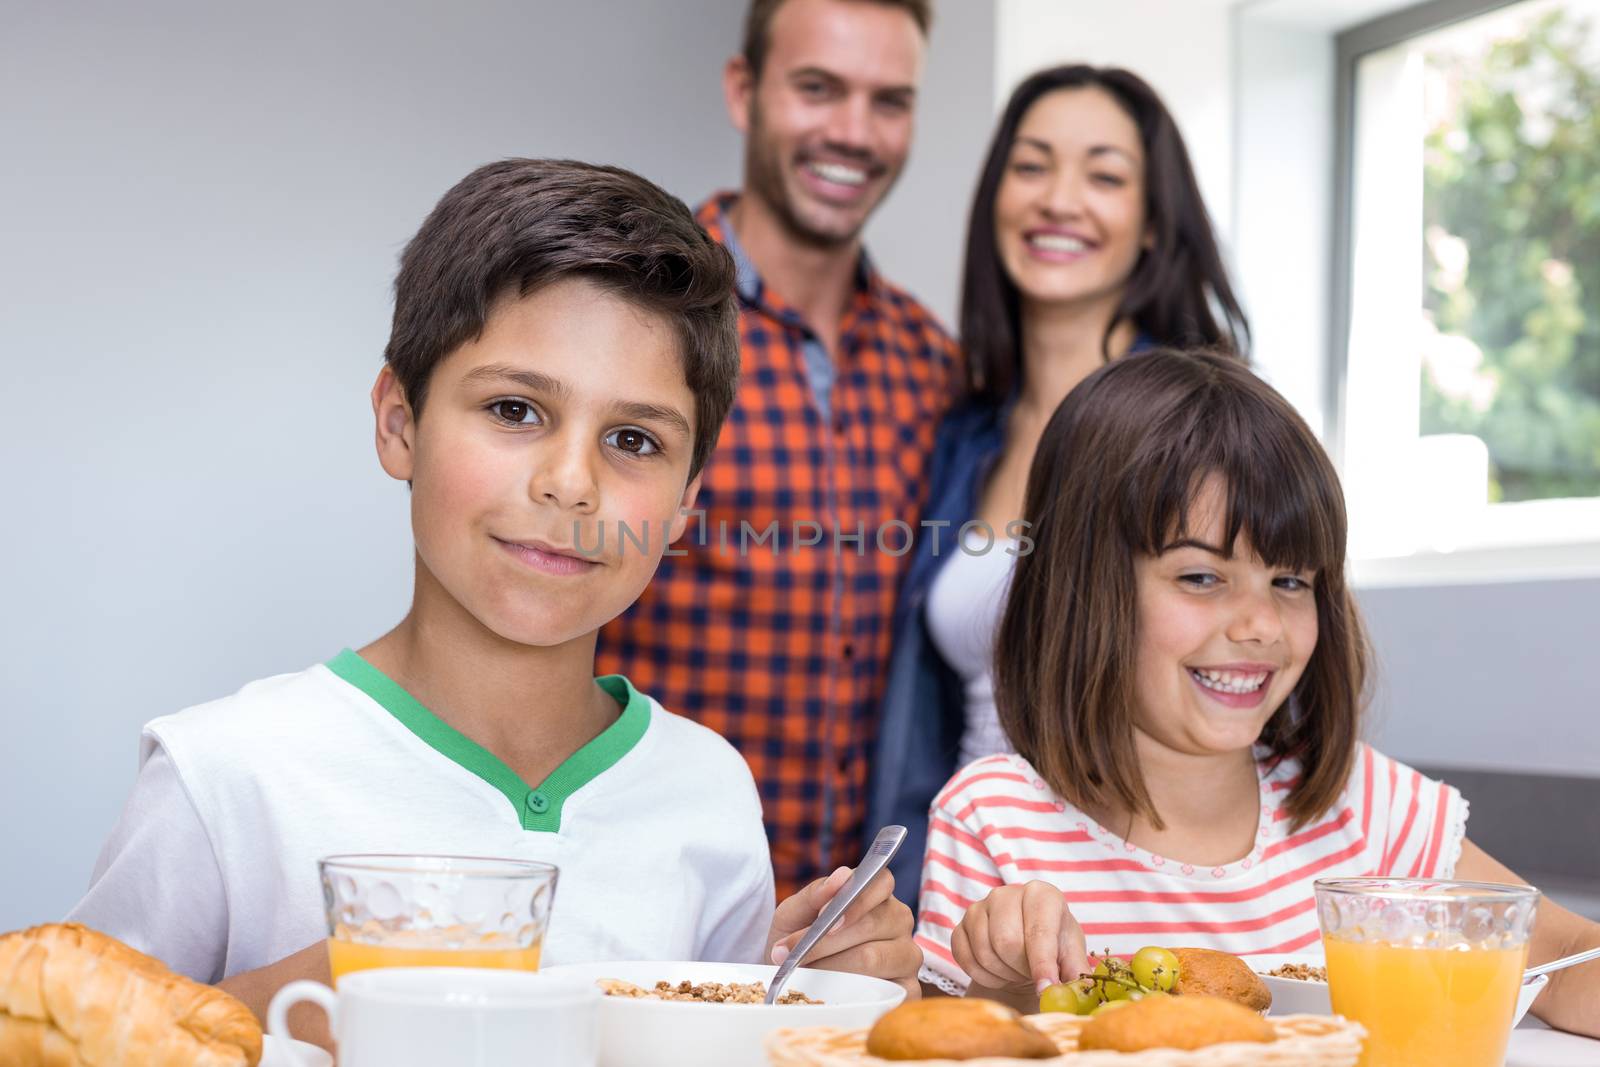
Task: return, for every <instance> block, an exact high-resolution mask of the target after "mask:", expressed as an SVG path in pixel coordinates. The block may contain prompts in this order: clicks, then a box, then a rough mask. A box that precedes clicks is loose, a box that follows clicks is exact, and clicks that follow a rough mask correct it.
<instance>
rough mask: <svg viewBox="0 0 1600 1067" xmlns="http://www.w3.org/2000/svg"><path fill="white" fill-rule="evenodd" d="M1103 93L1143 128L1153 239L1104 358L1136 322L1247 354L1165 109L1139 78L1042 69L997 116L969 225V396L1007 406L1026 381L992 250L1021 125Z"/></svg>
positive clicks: (964, 294) (1017, 315)
mask: <svg viewBox="0 0 1600 1067" xmlns="http://www.w3.org/2000/svg"><path fill="white" fill-rule="evenodd" d="M1086 88H1096V89H1101V90H1103V91H1105V92H1107V93H1109V94H1111V97H1112V98H1113V99H1114V100H1116V101H1117V103H1118V104H1119V105H1120V106H1121V107H1122V109H1123V110H1124V111H1126V112H1127V113H1128V115H1129V117H1131V118H1132V119H1133V121H1134V122H1135V123H1136V124H1137V125H1138V127H1139V138H1140V141H1141V142H1142V144H1143V146H1144V188H1145V204H1144V208H1145V224H1146V226H1147V227H1148V228H1149V233H1150V237H1151V244H1150V247H1149V248H1147V249H1144V250H1143V251H1142V252H1141V254H1140V256H1139V260H1138V262H1137V263H1136V264H1135V265H1134V268H1133V274H1132V275H1131V276H1130V277H1129V278H1128V284H1127V288H1126V290H1125V291H1124V293H1123V296H1122V302H1121V304H1120V306H1118V308H1117V311H1116V314H1115V315H1113V316H1112V319H1111V322H1110V323H1109V324H1108V325H1107V327H1106V333H1105V336H1104V337H1103V338H1102V339H1101V350H1102V352H1103V354H1104V355H1105V357H1106V359H1108V360H1109V359H1110V358H1112V356H1113V355H1116V354H1117V353H1113V352H1111V351H1109V345H1110V342H1111V333H1112V330H1113V329H1114V328H1115V327H1116V326H1117V325H1118V324H1120V323H1122V322H1125V321H1126V322H1132V323H1133V324H1134V326H1136V327H1137V328H1138V329H1139V330H1140V331H1141V332H1142V333H1144V334H1146V335H1148V336H1149V337H1150V339H1151V340H1152V341H1153V342H1154V343H1156V344H1158V345H1176V346H1179V347H1184V348H1194V347H1204V348H1209V349H1212V350H1214V351H1222V352H1230V353H1233V354H1235V355H1238V356H1240V357H1241V358H1243V357H1245V356H1247V355H1248V349H1249V337H1250V327H1249V323H1248V322H1247V321H1246V319H1245V314H1244V310H1243V309H1242V308H1241V307H1240V306H1239V301H1238V299H1237V298H1236V297H1235V296H1234V293H1233V287H1232V286H1231V285H1230V284H1229V282H1228V274H1227V270H1226V269H1225V268H1224V267H1223V264H1222V254H1221V253H1220V252H1219V251H1218V249H1217V238H1216V235H1215V233H1213V231H1212V228H1211V218H1210V216H1209V215H1208V214H1207V213H1206V206H1205V202H1204V201H1203V200H1202V199H1201V198H1200V186H1199V184H1198V183H1197V182H1196V181H1195V177H1194V167H1193V166H1192V165H1191V164H1190V162H1189V152H1188V149H1186V148H1185V147H1184V144H1183V136H1182V135H1181V134H1180V133H1179V132H1178V126H1177V123H1175V122H1174V121H1173V119H1172V115H1171V113H1170V112H1168V111H1167V108H1166V105H1165V104H1163V103H1162V102H1161V98H1160V97H1159V96H1157V95H1156V92H1155V90H1154V89H1152V88H1150V86H1149V85H1147V84H1146V83H1145V81H1144V79H1142V78H1140V77H1139V76H1138V75H1136V74H1132V73H1130V72H1128V71H1126V70H1118V69H1116V68H1114V67H1091V66H1087V65H1084V64H1076V65H1073V66H1066V67H1052V68H1050V69H1049V70H1042V71H1040V72H1039V73H1037V74H1035V75H1033V76H1032V77H1030V78H1028V79H1027V80H1026V81H1024V82H1023V83H1022V84H1021V85H1019V86H1017V89H1016V91H1015V92H1013V93H1012V94H1011V100H1010V102H1009V103H1007V104H1006V109H1005V112H1004V114H1002V115H1001V116H1000V125H999V127H998V128H997V129H996V130H995V133H994V140H993V141H991V142H990V144H989V154H988V156H987V158H985V160H984V162H983V171H982V173H981V175H980V176H979V178H978V189H977V192H976V193H975V194H974V195H973V197H972V215H971V218H970V219H969V220H968V223H967V254H966V266H965V273H964V276H963V279H962V284H961V341H962V344H963V345H964V346H965V348H966V352H967V381H968V386H969V388H970V389H971V391H972V392H973V393H975V394H977V395H979V396H982V397H984V398H985V399H988V400H991V401H993V402H995V403H1000V402H1002V401H1004V400H1005V399H1006V398H1007V397H1008V396H1010V395H1011V392H1012V391H1013V390H1014V389H1015V388H1016V387H1017V385H1018V384H1019V379H1020V376H1021V373H1022V352H1021V342H1020V338H1021V323H1020V320H1021V306H1020V304H1021V302H1020V300H1019V297H1018V294H1017V287H1016V286H1015V285H1014V284H1013V283H1012V281H1011V279H1010V277H1009V276H1008V275H1007V274H1006V269H1005V265H1004V264H1003V263H1001V261H1000V253H999V250H998V248H997V247H996V245H995V225H994V208H995V198H996V196H997V195H998V193H999V190H1000V182H1001V180H1002V178H1004V176H1005V169H1006V163H1007V160H1008V159H1009V157H1010V155H1011V146H1012V142H1013V141H1015V139H1016V136H1017V127H1018V126H1020V125H1021V123H1022V119H1023V116H1024V115H1026V114H1027V113H1028V109H1029V108H1030V107H1032V106H1033V104H1034V102H1035V101H1036V100H1038V99H1039V98H1040V97H1041V96H1044V95H1045V94H1046V93H1051V92H1055V91H1057V90H1059V89H1086Z"/></svg>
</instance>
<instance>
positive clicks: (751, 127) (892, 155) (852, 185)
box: [728, 0, 923, 247]
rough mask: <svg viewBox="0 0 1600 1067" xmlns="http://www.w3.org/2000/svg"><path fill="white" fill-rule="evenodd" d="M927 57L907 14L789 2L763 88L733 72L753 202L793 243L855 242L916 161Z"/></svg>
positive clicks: (828, 0)
mask: <svg viewBox="0 0 1600 1067" xmlns="http://www.w3.org/2000/svg"><path fill="white" fill-rule="evenodd" d="M922 53H923V40H922V33H921V31H920V30H919V29H918V27H917V24H916V21H915V20H914V19H913V18H912V17H911V15H910V14H909V13H908V12H906V11H905V10H903V9H901V8H896V7H890V6H887V5H884V4H878V3H872V2H871V0H787V2H786V3H784V4H783V6H782V7H780V8H778V11H777V14H776V15H774V16H773V20H772V24H771V26H770V28H769V40H768V49H767V54H766V60H765V63H764V65H763V67H762V70H761V75H760V78H759V80H755V81H752V79H751V78H750V72H749V69H748V68H747V67H746V66H745V64H744V62H743V60H742V59H735V60H734V61H733V62H732V63H731V64H730V66H729V71H728V78H729V81H730V85H729V99H730V106H731V107H732V108H733V109H734V120H735V123H736V124H737V125H738V126H739V128H740V129H741V130H742V131H743V132H744V133H745V135H746V142H745V192H746V195H751V196H755V197H758V198H760V199H761V200H762V201H763V202H764V203H765V204H766V206H768V207H769V208H770V209H771V210H772V211H773V213H774V214H776V215H777V217H778V218H779V220H780V221H781V222H782V224H783V225H784V226H785V228H787V229H788V230H789V231H790V233H791V235H792V236H794V237H795V238H796V239H797V240H800V241H803V242H805V243H807V244H812V245H817V246H823V247H827V246H832V245H838V244H844V243H847V242H850V241H852V240H854V239H855V238H856V236H857V235H858V234H859V233H860V232H861V228H862V227H863V226H864V225H866V221H867V217H868V216H869V215H871V214H872V212H873V209H874V208H876V207H877V206H878V203H879V202H880V201H881V200H882V199H883V198H884V196H885V195H887V194H888V192H889V189H890V187H891V186H893V185H894V182H895V179H896V178H898V177H899V175H900V170H901V168H902V167H904V165H905V161H906V156H907V155H908V154H909V152H910V150H911V130H912V115H913V111H914V106H915V103H916V86H917V82H918V80H919V78H920V77H921V73H922ZM741 72H742V75H741ZM741 79H742V80H741Z"/></svg>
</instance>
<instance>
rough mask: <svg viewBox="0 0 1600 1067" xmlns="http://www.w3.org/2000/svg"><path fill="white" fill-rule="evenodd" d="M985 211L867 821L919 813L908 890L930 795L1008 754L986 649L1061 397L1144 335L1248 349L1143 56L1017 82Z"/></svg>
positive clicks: (996, 147) (971, 246) (1181, 151)
mask: <svg viewBox="0 0 1600 1067" xmlns="http://www.w3.org/2000/svg"><path fill="white" fill-rule="evenodd" d="M969 225H970V229H969V231H968V235H967V251H966V270H965V279H964V281H963V285H962V301H961V334H962V343H963V344H964V346H965V347H966V350H967V370H968V382H967V389H968V393H969V399H968V401H967V402H966V403H965V404H964V405H961V406H959V407H958V409H957V410H956V411H954V412H953V413H952V414H951V415H950V416H949V417H948V418H947V419H946V420H945V422H944V423H943V425H942V426H941V428H940V431H939V436H938V439H937V443H936V444H935V447H934V459H933V463H932V467H931V477H932V480H931V485H930V490H929V498H928V508H927V511H926V513H925V514H924V515H923V518H924V520H925V521H926V520H932V521H934V522H944V523H948V524H949V525H948V527H947V528H944V529H941V528H939V527H931V528H929V529H928V531H927V533H926V534H925V536H923V537H922V539H921V541H920V543H919V544H918V545H917V548H916V555H915V557H914V559H913V561H912V563H911V567H910V570H909V573H908V577H907V579H906V582H905V584H904V586H903V587H902V589H901V594H900V601H899V607H898V609H897V612H896V621H895V643H894V652H893V658H892V661H891V667H890V676H891V678H892V681H891V683H890V685H889V686H888V688H887V690H886V694H887V695H886V698H885V704H884V709H883V720H882V726H881V728H880V741H879V750H878V756H877V759H876V760H875V761H874V764H873V773H874V780H873V784H872V790H871V793H870V801H869V802H870V804H871V805H872V811H871V812H870V813H869V815H868V819H867V825H869V826H880V825H885V824H888V823H902V824H904V825H906V826H909V827H916V828H918V829H917V831H916V832H915V837H914V838H913V839H912V840H910V841H909V842H908V843H907V844H906V846H905V847H904V848H902V849H901V850H900V854H899V856H898V857H897V862H896V864H895V872H896V874H895V880H896V883H897V884H898V885H899V886H900V891H901V893H902V894H903V895H904V896H905V898H906V899H907V901H911V900H913V899H914V897H915V894H916V886H917V881H918V878H917V876H918V873H919V872H918V867H917V865H918V864H919V863H920V862H921V856H922V851H923V848H922V846H923V841H922V839H921V831H920V828H921V827H923V826H924V825H926V818H927V813H928V805H929V804H930V803H931V802H932V800H933V797H934V794H935V793H937V792H938V791H939V787H940V786H941V785H943V784H944V782H945V781H947V780H948V779H949V777H950V775H951V774H953V773H954V772H955V769H956V768H957V767H960V766H962V765H963V764H965V763H968V762H971V761H972V760H974V759H977V758H978V757H980V756H987V755H990V754H992V753H996V752H1009V751H1011V747H1010V744H1009V742H1008V741H1007V740H1006V738H1005V735H1004V733H1003V732H1002V731H1001V729H1000V723H999V720H998V719H997V718H996V715H995V707H994V696H993V689H992V685H991V682H990V677H989V661H990V654H991V651H992V649H993V646H994V637H995V630H996V627H997V626H998V625H999V616H1000V604H1001V600H1002V599H1003V596H1004V591H1005V585H1006V582H1007V581H1008V580H1009V578H1010V573H1011V561H1012V559H1013V558H1015V556H1016V554H1017V553H1018V552H1020V551H1025V550H1026V548H1027V545H1026V542H1025V541H1022V540H1021V538H1020V537H1019V534H1021V533H1022V531H1021V530H1020V529H1019V528H1018V527H1017V526H1016V524H1015V523H1014V521H1013V520H1016V519H1017V518H1018V517H1019V516H1020V515H1021V509H1022V491H1023V487H1024V482H1025V481H1026V478H1027V473H1028V466H1029V464H1030V463H1032V462H1033V452H1034V446H1035V445H1036V443H1037V442H1038V440H1039V433H1040V431H1041V430H1043V429H1044V424H1045V422H1046V420H1048V419H1049V417H1050V413H1051V412H1053V411H1055V409H1056V407H1057V406H1058V405H1059V404H1060V403H1061V399H1062V397H1064V396H1066V395H1067V392H1068V391H1069V390H1071V389H1072V387H1073V386H1075V385H1077V384H1078V382H1080V381H1082V380H1083V378H1084V377H1086V376H1087V375H1088V374H1089V373H1090V372H1091V371H1093V370H1094V369H1095V368H1097V367H1099V366H1101V365H1102V364H1103V363H1106V362H1109V361H1110V360H1112V359H1116V358H1119V357H1121V356H1123V355H1125V354H1127V353H1128V352H1130V351H1134V350H1137V349H1138V348H1140V347H1147V346H1149V345H1151V344H1167V345H1194V344H1200V345H1207V346H1211V347H1216V348H1219V349H1229V350H1232V351H1237V352H1240V353H1241V354H1242V353H1243V350H1244V347H1245V343H1246V336H1247V327H1246V324H1245V317H1244V313H1243V312H1242V311H1241V310H1240V308H1239V302H1238V300H1237V299H1235V297H1234V294H1233V287H1232V286H1231V285H1230V284H1229V281H1228V276H1227V272H1226V270H1224V268H1223V265H1222V258H1221V256H1220V255H1219V254H1218V252H1217V241H1216V237H1215V236H1214V234H1213V232H1212V228H1211V221H1210V218H1209V216H1208V214H1207V212H1206V206H1205V203H1204V202H1203V201H1202V200H1201V197H1200V190H1199V186H1198V185H1197V183H1196V182H1195V177H1194V169H1193V168H1192V167H1191V166H1190V164H1189V153H1188V151H1187V150H1186V149H1185V147H1184V144H1183V138H1182V136H1181V135H1180V134H1179V133H1178V127H1177V124H1176V123H1174V122H1173V119H1172V116H1171V114H1169V113H1168V111H1167V109H1166V106H1165V105H1164V104H1162V102H1161V98H1160V97H1158V96H1157V95H1156V93H1155V91H1154V90H1152V89H1151V88H1150V86H1148V85H1147V84H1145V82H1144V81H1142V80H1141V79H1140V78H1139V77H1137V76H1136V75H1134V74H1131V73H1129V72H1128V71H1125V70H1115V69H1110V68H1097V67H1089V66H1082V65H1079V66H1067V67H1056V68H1053V69H1050V70H1045V71H1041V72H1039V73H1038V74H1035V75H1033V76H1032V77H1031V78H1029V79H1027V80H1026V81H1024V82H1023V83H1022V84H1021V85H1020V86H1018V87H1017V90H1016V91H1015V92H1014V93H1013V94H1012V96H1011V101H1010V103H1009V104H1008V105H1007V106H1006V110H1005V113H1004V115H1003V116H1002V117H1001V119H1000V124H999V126H998V128H997V129H996V130H995V135H994V140H993V142H992V143H991V144H990V147H989V154H988V158H987V159H986V160H985V162H984V165H983V171H982V174H981V176H980V178H979V181H978V188H977V192H976V194H975V195H974V197H973V201H972V215H971V220H970V224H969ZM973 521H976V522H978V523H981V524H983V525H978V526H973V527H971V528H970V529H968V530H967V531H966V533H965V535H962V533H961V529H962V527H963V525H964V524H967V523H969V522H973ZM984 526H986V527H987V529H988V530H989V531H992V532H993V533H994V534H995V535H996V536H995V537H994V538H990V537H989V536H988V535H987V534H984V533H981V532H980V531H982V530H983V528H984ZM958 538H959V540H958Z"/></svg>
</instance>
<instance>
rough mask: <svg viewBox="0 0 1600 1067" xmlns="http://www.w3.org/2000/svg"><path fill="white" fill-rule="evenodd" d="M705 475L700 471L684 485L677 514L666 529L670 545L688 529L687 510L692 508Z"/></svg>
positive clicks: (689, 510)
mask: <svg viewBox="0 0 1600 1067" xmlns="http://www.w3.org/2000/svg"><path fill="white" fill-rule="evenodd" d="M705 476H706V472H705V471H701V472H700V473H699V474H696V475H695V476H694V477H693V478H691V479H690V480H689V484H688V485H687V486H685V487H684V490H683V499H682V500H681V501H679V502H678V514H677V516H676V517H675V518H673V520H672V525H671V526H670V527H669V528H668V530H667V544H669V545H670V544H672V543H673V542H675V541H677V540H678V538H680V537H682V536H683V531H684V530H686V529H688V526H689V512H691V511H693V510H694V502H695V499H696V498H698V497H699V496H700V483H701V481H702V480H704V478H705Z"/></svg>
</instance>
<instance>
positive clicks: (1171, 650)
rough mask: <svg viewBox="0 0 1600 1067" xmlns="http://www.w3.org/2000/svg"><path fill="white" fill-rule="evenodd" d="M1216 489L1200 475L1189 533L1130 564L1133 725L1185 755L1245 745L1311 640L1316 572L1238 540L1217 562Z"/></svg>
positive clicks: (1221, 528)
mask: <svg viewBox="0 0 1600 1067" xmlns="http://www.w3.org/2000/svg"><path fill="white" fill-rule="evenodd" d="M1222 488H1223V487H1222V482H1221V481H1220V480H1219V479H1217V478H1215V477H1213V478H1209V479H1207V481H1206V483H1205V485H1204V486H1203V487H1202V489H1201V492H1200V494H1199V496H1198V497H1197V499H1196V501H1195V504H1194V507H1193V508H1191V510H1190V515H1189V519H1190V527H1191V528H1190V531H1189V536H1188V538H1186V539H1185V540H1183V541H1180V542H1178V543H1176V544H1174V545H1173V546H1171V547H1169V548H1168V549H1167V550H1166V551H1164V552H1162V553H1161V554H1160V555H1158V556H1145V557H1141V558H1140V559H1139V560H1138V561H1137V562H1136V564H1135V576H1136V580H1137V584H1138V596H1139V624H1138V625H1139V634H1138V651H1137V657H1138V659H1137V668H1136V669H1137V677H1136V679H1135V683H1134V689H1135V695H1136V699H1137V708H1136V711H1135V725H1136V726H1137V727H1138V729H1139V730H1140V731H1141V732H1142V733H1144V734H1146V735H1147V736H1149V737H1150V738H1151V739H1153V740H1154V741H1156V742H1157V743H1159V744H1161V745H1162V746H1164V747H1166V748H1168V749H1171V750H1173V751H1177V752H1182V753H1185V754H1188V755H1195V756H1200V755H1215V754H1221V753H1229V752H1238V751H1241V750H1248V749H1249V748H1250V746H1251V745H1252V744H1254V743H1255V740H1256V738H1257V737H1258V736H1260V734H1261V730H1262V728H1263V727H1264V726H1266V724H1267V720H1268V719H1270V718H1272V715H1273V713H1274V712H1276V711H1277V710H1278V708H1279V707H1280V706H1282V704H1283V702H1284V701H1285V700H1286V699H1288V697H1289V694H1290V693H1291V692H1292V691H1293V690H1294V687H1295V684H1296V683H1297V682H1298V681H1299V680H1300V675H1301V673H1302V672H1303V671H1304V670H1305V668H1306V664H1307V663H1308V662H1309V661H1310V659H1311V653H1312V651H1313V650H1314V649H1315V648H1316V645H1317V601H1316V595H1315V592H1314V588H1313V583H1314V581H1315V579H1316V575H1315V574H1314V573H1309V572H1303V571H1301V572H1297V571H1293V570H1289V569H1287V568H1282V567H1268V566H1267V565H1266V564H1264V563H1262V562H1261V560H1260V559H1259V558H1257V557H1256V555H1255V552H1254V550H1253V549H1252V548H1251V546H1250V545H1249V544H1248V543H1246V542H1245V540H1244V538H1243V537H1242V536H1241V537H1240V539H1239V540H1238V542H1236V543H1235V544H1234V545H1233V546H1232V549H1233V552H1232V558H1231V559H1230V558H1227V557H1226V556H1225V555H1224V553H1225V551H1226V549H1227V548H1228V547H1229V546H1225V545H1223V544H1222V538H1223V536H1224V532H1225V518H1226V512H1225V498H1224V495H1223V491H1222Z"/></svg>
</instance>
